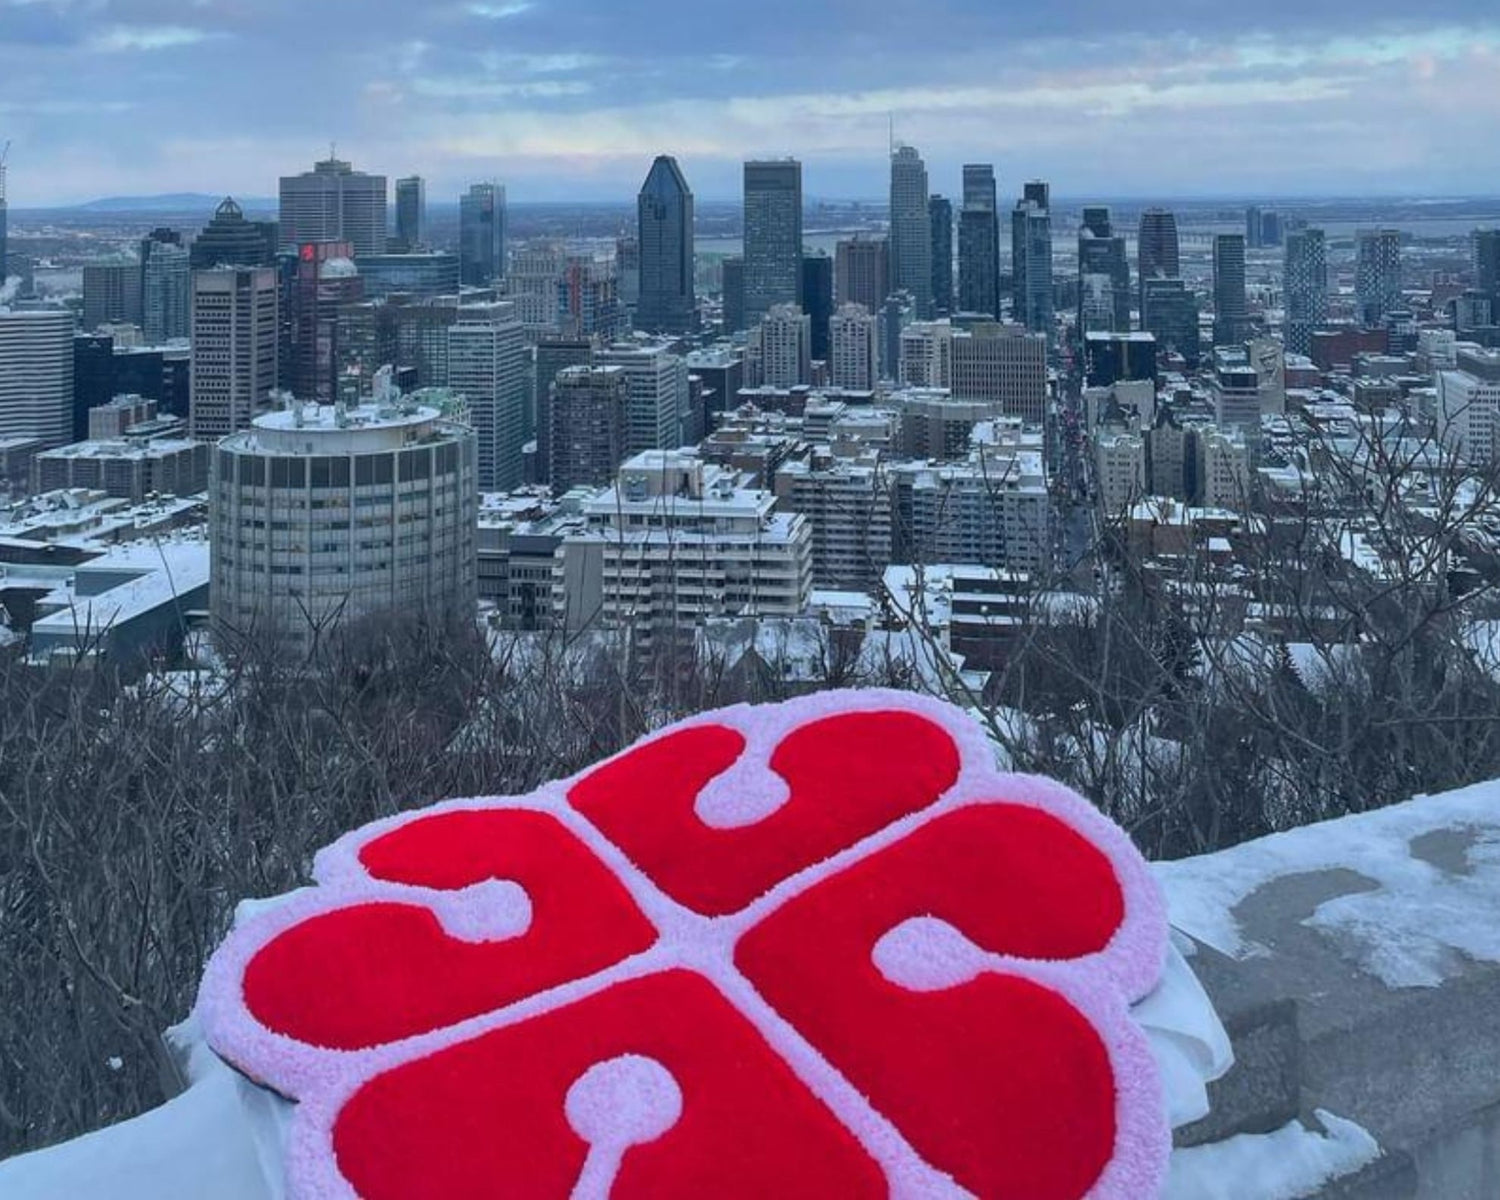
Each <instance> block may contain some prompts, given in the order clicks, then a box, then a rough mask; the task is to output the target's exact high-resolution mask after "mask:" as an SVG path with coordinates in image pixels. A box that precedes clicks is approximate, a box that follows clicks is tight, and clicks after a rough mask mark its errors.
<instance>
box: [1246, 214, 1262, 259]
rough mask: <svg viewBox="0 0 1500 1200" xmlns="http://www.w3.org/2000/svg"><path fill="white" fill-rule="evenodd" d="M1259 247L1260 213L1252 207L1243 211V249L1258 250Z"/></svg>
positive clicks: (1260, 243)
mask: <svg viewBox="0 0 1500 1200" xmlns="http://www.w3.org/2000/svg"><path fill="white" fill-rule="evenodd" d="M1261 245H1262V242H1261V211H1260V209H1258V208H1256V207H1254V206H1253V205H1252V206H1251V207H1250V208H1247V209H1246V210H1245V247H1246V249H1249V250H1259V249H1260V248H1261Z"/></svg>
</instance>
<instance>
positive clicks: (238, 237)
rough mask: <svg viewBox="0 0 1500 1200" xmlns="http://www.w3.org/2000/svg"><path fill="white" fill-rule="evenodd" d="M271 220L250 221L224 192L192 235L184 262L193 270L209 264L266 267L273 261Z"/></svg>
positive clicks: (274, 241)
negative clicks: (217, 205) (217, 203)
mask: <svg viewBox="0 0 1500 1200" xmlns="http://www.w3.org/2000/svg"><path fill="white" fill-rule="evenodd" d="M278 236H279V235H278V234H277V232H276V222H275V221H250V220H247V219H246V217H245V210H244V209H242V208H241V207H240V206H239V205H238V204H236V203H235V200H234V197H233V196H226V197H224V199H223V200H222V201H221V202H220V203H219V207H218V208H217V209H215V210H214V215H213V219H212V220H210V221H209V223H208V224H207V225H205V226H204V227H203V232H202V233H200V234H199V235H198V236H197V237H196V238H194V239H193V244H192V246H191V247H190V248H189V252H188V265H189V266H190V267H191V268H192V269H193V270H194V271H203V270H206V269H207V268H209V267H269V266H271V265H272V264H274V263H275V262H276V246H277V242H278Z"/></svg>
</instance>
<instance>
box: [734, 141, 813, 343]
mask: <svg viewBox="0 0 1500 1200" xmlns="http://www.w3.org/2000/svg"><path fill="white" fill-rule="evenodd" d="M744 272H745V275H744V278H745V285H744V286H745V307H744V312H743V314H742V319H743V320H744V321H745V322H746V325H745V327H746V328H753V327H754V326H755V325H757V324H759V323H760V319H761V318H762V317H764V316H765V315H766V313H768V312H769V311H770V310H771V309H772V308H773V307H774V306H776V305H778V304H797V305H800V304H801V303H802V164H801V163H800V162H798V161H797V160H796V159H793V158H788V159H779V160H775V161H771V162H747V163H746V164H745V267H744Z"/></svg>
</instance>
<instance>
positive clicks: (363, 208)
mask: <svg viewBox="0 0 1500 1200" xmlns="http://www.w3.org/2000/svg"><path fill="white" fill-rule="evenodd" d="M385 186H386V183H385V176H384V175H366V174H365V173H364V172H363V171H356V170H355V169H354V168H353V167H352V166H351V165H350V164H349V163H347V162H342V161H340V160H339V159H336V158H328V159H325V160H324V161H322V162H320V163H315V164H314V165H313V169H312V170H311V171H304V172H303V173H302V174H301V175H283V176H282V177H281V233H280V237H281V243H280V244H281V246H282V248H284V249H288V250H292V249H295V248H296V247H298V246H300V245H302V244H303V243H305V242H345V241H346V242H349V243H350V244H351V245H352V246H353V247H354V253H355V255H356V256H358V255H361V254H384V253H385V238H386V233H385V230H386V195H385Z"/></svg>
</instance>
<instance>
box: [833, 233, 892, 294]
mask: <svg viewBox="0 0 1500 1200" xmlns="http://www.w3.org/2000/svg"><path fill="white" fill-rule="evenodd" d="M833 273H834V287H833V291H834V298H835V299H836V300H837V301H838V303H840V304H863V305H864V306H865V308H867V309H868V310H869V311H870V312H875V311H876V310H877V309H879V308H880V306H881V305H882V304H884V303H885V298H886V297H887V296H889V295H890V294H891V287H890V271H889V259H888V254H887V249H886V240H885V239H884V238H866V237H859V236H855V237H853V238H850V239H848V240H846V241H841V242H839V243H838V245H837V246H835V247H834V250H833Z"/></svg>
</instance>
